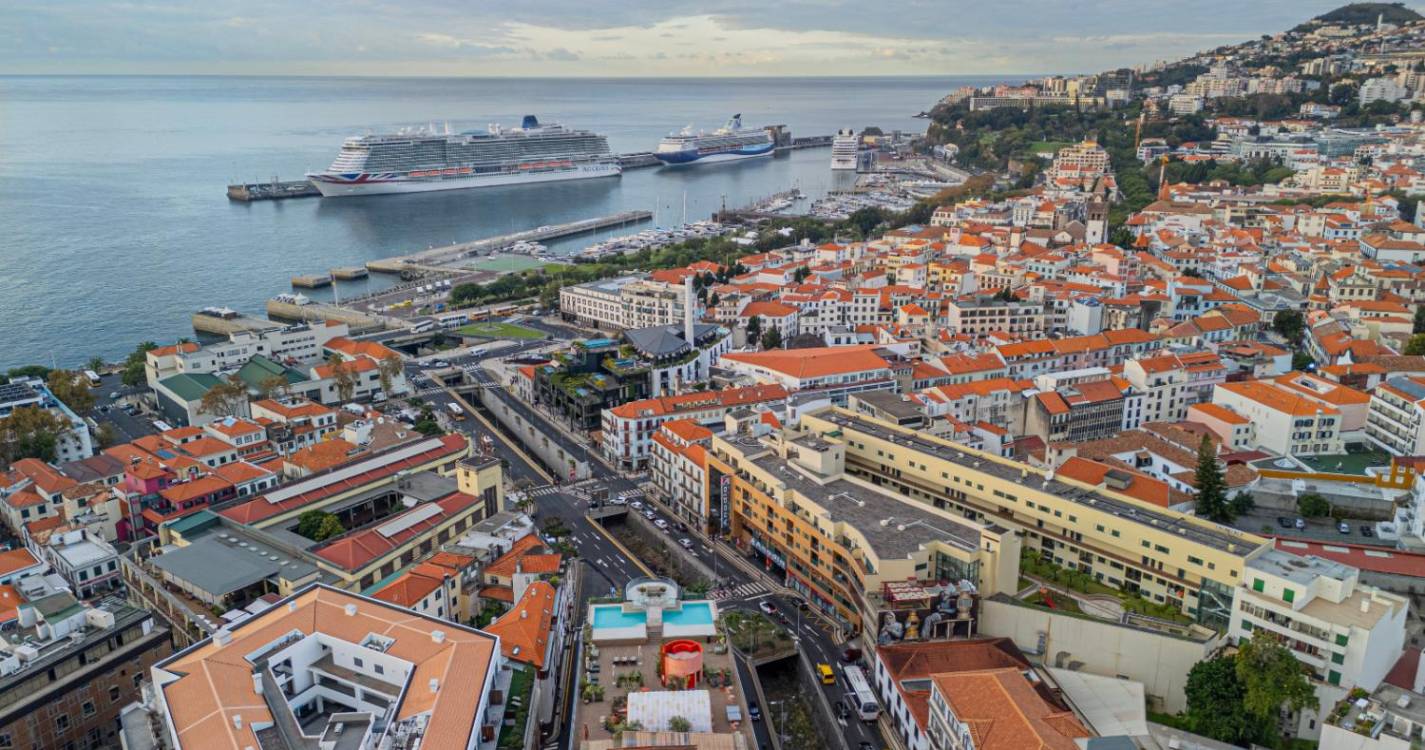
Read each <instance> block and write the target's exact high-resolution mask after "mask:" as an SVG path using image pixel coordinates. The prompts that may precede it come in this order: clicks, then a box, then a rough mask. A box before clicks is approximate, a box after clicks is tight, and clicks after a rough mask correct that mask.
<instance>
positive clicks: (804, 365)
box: [722, 344, 889, 378]
mask: <svg viewBox="0 0 1425 750" xmlns="http://www.w3.org/2000/svg"><path fill="white" fill-rule="evenodd" d="M877 348H878V347H876V346H874V345H870V344H863V345H859V346H827V347H816V348H811V349H778V350H774V351H770V352H732V353H730V354H724V355H722V360H723V361H730V362H741V363H743V364H748V365H753V366H757V367H764V368H766V369H768V370H772V371H774V372H778V373H781V374H783V375H787V376H788V377H794V378H820V377H826V376H828V375H844V374H849V373H856V372H868V371H872V370H884V369H887V368H888V367H889V365H888V364H887V363H886V360H884V359H882V358H881V357H880V355H878V354H876V353H875V351H874V350H875V349H877Z"/></svg>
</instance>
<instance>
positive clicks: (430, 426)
mask: <svg viewBox="0 0 1425 750" xmlns="http://www.w3.org/2000/svg"><path fill="white" fill-rule="evenodd" d="M414 428H415V431H416V432H419V433H420V434H422V435H425V436H427V437H435V436H436V435H444V434H445V430H443V429H441V427H440V422H438V421H436V418H435V410H434V409H432V408H431V407H430V406H429V405H426V406H422V407H421V415H420V417H419V418H417V419H416V423H415V425H414Z"/></svg>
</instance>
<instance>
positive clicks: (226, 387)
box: [198, 375, 247, 417]
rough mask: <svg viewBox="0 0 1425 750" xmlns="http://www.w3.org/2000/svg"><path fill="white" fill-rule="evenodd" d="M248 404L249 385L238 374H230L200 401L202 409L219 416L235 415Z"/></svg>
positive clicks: (199, 405)
mask: <svg viewBox="0 0 1425 750" xmlns="http://www.w3.org/2000/svg"><path fill="white" fill-rule="evenodd" d="M245 406H247V385H246V384H245V383H243V382H242V381H241V380H239V379H238V376H236V375H232V376H229V377H228V379H227V380H224V381H222V382H220V383H218V384H217V385H215V386H213V387H212V388H209V389H208V392H207V393H204V394H203V399H202V400H201V401H199V402H198V408H199V410H200V411H202V412H204V413H206V414H212V415H214V416H217V417H235V416H238V415H240V414H242V411H243V407H245Z"/></svg>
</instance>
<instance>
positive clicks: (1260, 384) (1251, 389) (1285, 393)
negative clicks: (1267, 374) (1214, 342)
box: [1217, 380, 1340, 417]
mask: <svg viewBox="0 0 1425 750" xmlns="http://www.w3.org/2000/svg"><path fill="white" fill-rule="evenodd" d="M1217 388H1218V390H1223V391H1227V392H1228V393H1235V394H1237V395H1238V396H1241V397H1243V398H1247V399H1251V400H1252V401H1256V402H1257V403H1259V404H1261V405H1263V406H1266V407H1268V408H1270V409H1274V410H1276V411H1279V412H1285V413H1287V414H1291V415H1293V416H1298V417H1305V416H1310V415H1312V414H1316V413H1318V412H1319V413H1321V414H1339V413H1340V411H1338V410H1337V409H1336V407H1334V406H1330V405H1327V404H1323V403H1320V402H1317V401H1313V400H1311V399H1309V398H1307V397H1305V396H1302V395H1300V394H1298V393H1295V392H1293V391H1291V390H1288V389H1287V388H1284V387H1282V386H1279V385H1276V384H1275V383H1272V382H1270V381H1263V380H1248V381H1244V382H1241V383H1222V384H1219V385H1218V386H1217Z"/></svg>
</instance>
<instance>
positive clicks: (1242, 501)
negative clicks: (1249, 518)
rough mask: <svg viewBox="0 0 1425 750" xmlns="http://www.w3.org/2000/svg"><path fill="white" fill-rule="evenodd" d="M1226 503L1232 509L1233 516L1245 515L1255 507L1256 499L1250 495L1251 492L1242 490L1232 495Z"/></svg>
mask: <svg viewBox="0 0 1425 750" xmlns="http://www.w3.org/2000/svg"><path fill="white" fill-rule="evenodd" d="M1227 505H1228V507H1229V508H1231V509H1232V515H1233V516H1245V515H1247V514H1248V513H1251V512H1252V510H1253V509H1255V508H1256V507H1257V499H1256V498H1254V497H1252V493H1250V492H1247V491H1246V490H1242V491H1240V492H1238V493H1237V494H1235V495H1233V496H1232V500H1231V501H1230V502H1228V503H1227Z"/></svg>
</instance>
